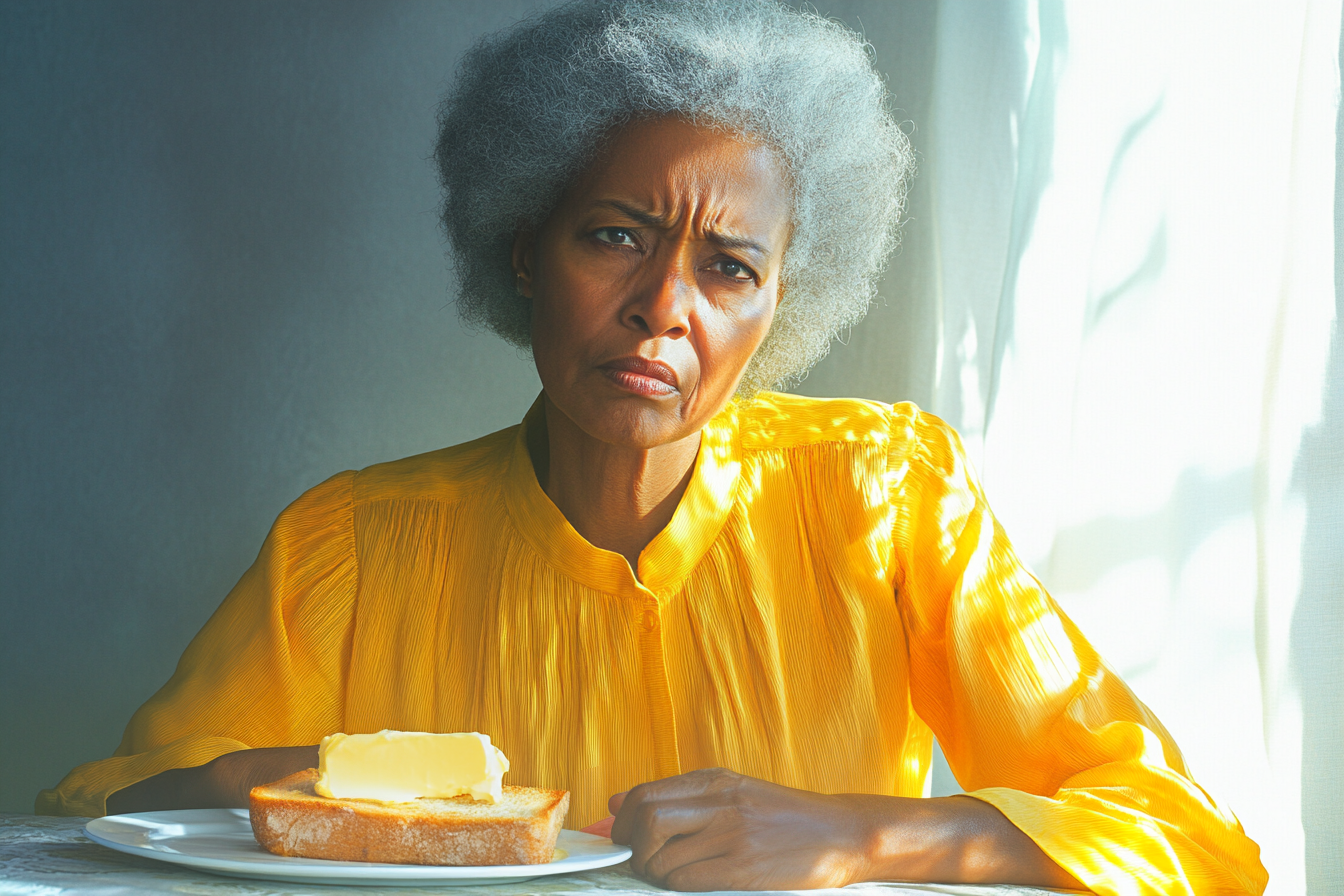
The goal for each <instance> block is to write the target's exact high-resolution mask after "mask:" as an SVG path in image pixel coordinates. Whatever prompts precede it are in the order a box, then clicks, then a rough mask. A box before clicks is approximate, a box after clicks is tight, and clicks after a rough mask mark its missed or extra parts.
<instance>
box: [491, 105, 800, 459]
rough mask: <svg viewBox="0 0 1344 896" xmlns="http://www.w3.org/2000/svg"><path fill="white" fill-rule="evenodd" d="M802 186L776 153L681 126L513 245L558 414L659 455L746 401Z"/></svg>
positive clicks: (575, 191)
mask: <svg viewBox="0 0 1344 896" xmlns="http://www.w3.org/2000/svg"><path fill="white" fill-rule="evenodd" d="M787 187H788V185H787V177H786V174H785V172H784V169H783V167H782V166H781V165H780V164H779V161H778V160H777V159H776V157H775V155H774V153H773V152H771V151H770V150H769V149H768V148H766V147H764V146H762V145H760V144H756V143H750V142H744V141H742V140H741V139H738V138H734V137H731V136H728V135H725V134H722V133H716V132H713V131H709V130H705V129H703V128H698V127H696V126H694V125H691V124H689V123H687V122H686V121H683V120H681V119H657V120H651V121H643V122H637V123H634V124H631V125H628V126H627V127H625V128H624V129H622V130H621V131H620V132H619V133H617V134H616V135H615V136H614V137H613V139H612V140H611V141H610V143H609V144H608V146H607V149H606V152H605V153H604V154H603V156H602V157H601V158H600V159H599V161H598V162H596V163H595V164H594V165H593V167H592V168H591V169H589V170H588V171H587V172H585V173H584V174H583V175H582V176H580V177H579V178H578V179H577V180H576V182H575V183H574V184H572V185H571V186H570V188H569V189H568V191H567V192H566V193H565V195H564V196H563V198H562V199H561V201H560V204H559V205H558V206H557V207H556V209H555V211H554V212H552V214H551V216H550V217H549V218H547V220H546V221H545V223H544V224H543V225H542V226H541V227H540V228H539V230H538V231H537V232H536V233H534V234H526V233H525V234H520V235H519V237H518V239H517V240H516V241H515V245H514V267H515V268H516V270H517V272H518V288H519V290H520V291H521V292H522V293H523V295H525V296H528V297H530V298H531V299H532V351H533V355H534V357H535V359H536V364H537V372H538V373H539V374H540V376H541V382H542V386H543V388H544V389H545V390H546V395H547V397H548V398H549V399H550V401H551V402H552V403H553V404H554V405H555V406H556V407H557V408H558V409H559V410H560V411H561V412H562V413H564V414H565V415H566V416H568V417H569V418H570V419H571V420H572V421H573V422H574V423H575V424H576V425H577V426H579V428H581V429H582V430H584V431H585V432H586V433H588V435H590V436H592V437H593V438H596V439H599V440H601V441H604V442H608V443H610V444H613V445H622V446H628V447H637V448H652V447H655V446H658V445H664V444H668V443H670V442H674V441H677V440H679V439H682V438H685V437H687V436H690V435H693V434H694V433H697V432H699V431H700V429H701V428H702V427H703V426H704V425H705V423H706V422H707V421H708V420H709V419H710V418H711V417H712V416H714V414H716V413H717V412H718V411H719V410H720V409H721V408H722V407H723V405H724V404H725V403H726V402H727V401H728V399H729V398H731V397H732V395H733V392H734V391H735V390H736V389H737V384H738V381H739V380H740V379H741V378H742V372H743V371H744V370H745V369H746V366H747V362H748V361H750V360H751V356H752V354H753V353H754V352H755V351H756V348H757V347H758V346H759V345H760V344H761V340H762V339H764V338H765V334H766V332H767V331H768V330H769V329H770V321H771V320H772V319H773V317H774V313H775V305H776V304H777V303H778V301H779V269H780V265H781V263H782V261H783V257H784V250H785V248H786V244H787V243H788V238H789V227H790V207H789V197H788V188H787Z"/></svg>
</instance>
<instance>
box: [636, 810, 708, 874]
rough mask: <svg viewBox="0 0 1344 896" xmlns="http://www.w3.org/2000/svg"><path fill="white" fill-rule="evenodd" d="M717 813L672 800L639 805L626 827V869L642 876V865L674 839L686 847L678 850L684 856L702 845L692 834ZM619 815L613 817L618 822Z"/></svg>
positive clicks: (696, 832)
mask: <svg viewBox="0 0 1344 896" xmlns="http://www.w3.org/2000/svg"><path fill="white" fill-rule="evenodd" d="M719 811H720V809H719V807H717V806H711V805H705V804H704V803H700V802H695V801H676V802H669V801H666V800H663V801H659V802H645V803H643V804H641V806H640V808H639V810H638V811H637V812H636V813H634V819H633V821H632V822H631V828H630V839H629V845H630V853H631V855H630V870H631V871H633V872H634V873H635V874H639V875H641V876H642V875H643V874H644V873H645V871H644V866H645V863H646V862H647V861H648V860H649V858H651V857H652V856H653V855H654V854H655V853H657V852H658V851H659V850H660V849H662V848H663V846H664V845H665V844H666V843H667V842H668V841H669V840H671V839H673V838H674V837H677V838H681V840H682V841H683V842H685V843H686V844H687V850H682V851H681V852H684V853H685V854H687V855H690V852H689V851H688V850H689V849H690V847H694V846H695V845H696V843H700V845H701V846H702V847H703V846H704V843H703V842H702V841H701V840H700V838H697V837H695V836H694V835H696V834H699V833H700V832H701V831H703V830H704V829H705V828H707V827H709V825H710V823H711V822H712V821H713V820H714V816H715V815H716V814H718V812H719ZM619 818H620V816H617V819H618V820H619ZM699 858H708V856H707V855H700V854H697V855H694V856H693V857H692V858H691V859H687V860H688V861H691V860H694V859H699Z"/></svg>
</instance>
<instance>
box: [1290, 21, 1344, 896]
mask: <svg viewBox="0 0 1344 896" xmlns="http://www.w3.org/2000/svg"><path fill="white" fill-rule="evenodd" d="M1340 60H1341V62H1344V33H1341V35H1340ZM1335 153H1336V155H1335V332H1334V338H1333V339H1332V340H1331V344H1330V364H1329V367H1328V368H1327V374H1326V377H1327V378H1326V386H1325V401H1324V403H1323V405H1322V408H1321V422H1320V423H1319V424H1318V425H1317V426H1316V427H1315V428H1314V429H1312V430H1311V431H1310V432H1309V433H1307V435H1306V436H1305V437H1304V438H1303V440H1302V449H1301V453H1300V454H1299V455H1298V458H1297V467H1296V469H1295V470H1294V471H1293V473H1294V479H1295V482H1294V485H1295V486H1296V487H1297V488H1299V489H1303V490H1304V491H1305V492H1306V506H1307V521H1306V534H1305V536H1304V538H1303V543H1302V591H1301V593H1300V594H1299V595H1298V599H1297V608H1296V610H1295V612H1294V614H1293V627H1292V633H1291V641H1290V645H1291V649H1292V656H1293V670H1294V672H1295V673H1296V674H1297V679H1298V682H1299V686H1300V688H1301V694H1302V828H1303V832H1304V833H1305V835H1306V868H1307V892H1308V893H1310V894H1312V896H1317V894H1319V896H1334V894H1340V893H1344V802H1341V800H1342V799H1344V747H1341V743H1344V242H1342V241H1341V236H1342V235H1344V106H1341V108H1340V111H1339V117H1338V118H1337V119H1336V125H1335ZM1307 482H1310V483H1311V487H1310V488H1309V489H1307V488H1305V487H1304V483H1307Z"/></svg>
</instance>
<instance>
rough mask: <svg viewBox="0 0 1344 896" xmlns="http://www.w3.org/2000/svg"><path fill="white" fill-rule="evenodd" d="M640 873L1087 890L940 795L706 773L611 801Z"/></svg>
mask: <svg viewBox="0 0 1344 896" xmlns="http://www.w3.org/2000/svg"><path fill="white" fill-rule="evenodd" d="M609 805H610V807H611V810H612V812H613V813H614V815H615V819H614V820H613V822H612V826H611V839H612V840H614V841H615V842H617V843H620V844H628V845H629V846H630V848H631V851H632V853H633V854H632V855H631V857H630V869H631V870H632V871H633V872H634V873H635V874H637V875H639V876H640V877H643V878H644V879H646V880H650V881H652V882H654V883H656V884H658V885H660V886H663V887H667V888H669V889H673V890H771V889H808V888H815V887H839V886H844V885H845V884H851V883H856V882H859V881H878V880H893V881H910V882H916V883H996V884H1004V883H1011V884H1025V885H1029V886H1039V887H1060V888H1074V889H1083V887H1082V886H1081V884H1079V882H1078V881H1077V880H1075V879H1074V878H1073V877H1072V875H1070V874H1068V873H1067V872H1066V871H1064V870H1063V869H1062V868H1060V867H1059V866H1058V865H1056V864H1055V863H1054V861H1052V860H1051V859H1050V857H1049V856H1047V855H1046V854H1045V853H1044V852H1042V851H1041V849H1040V847H1038V846H1037V845H1036V844H1035V843H1034V842H1033V841H1032V840H1031V838H1029V837H1028V836H1027V835H1026V834H1024V833H1022V831H1020V830H1018V829H1017V828H1016V827H1015V826H1014V825H1013V824H1012V823H1011V822H1010V821H1009V820H1008V819H1007V818H1006V817H1004V815H1003V814H1002V813H1001V812H999V810H998V809H996V808H994V807H993V806H991V805H989V804H988V803H985V802H981V801H980V800H977V799H974V798H972V797H967V796H955V797H943V798H939V799H916V798H910V797H897V796H879V795H874V794H855V793H844V794H822V793H813V792H810V791H806V790H797V789H795V788H792V787H784V786H781V785H779V784H773V783H771V782H769V781H763V780H760V779H759V778H751V777H748V776H746V775H739V774H737V773H735V772H732V771H729V770H727V769H701V770H699V771H694V772H687V773H685V774H681V775H676V776H673V777H670V778H663V779H661V780H658V781H651V782H649V783H647V784H641V785H639V786H638V787H635V788H633V789H631V790H629V791H627V792H625V793H619V794H616V795H615V796H613V797H612V798H611V801H610V803H609Z"/></svg>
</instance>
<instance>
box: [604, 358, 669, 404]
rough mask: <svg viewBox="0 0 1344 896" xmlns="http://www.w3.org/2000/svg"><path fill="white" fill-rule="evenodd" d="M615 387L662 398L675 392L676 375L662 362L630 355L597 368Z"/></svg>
mask: <svg viewBox="0 0 1344 896" xmlns="http://www.w3.org/2000/svg"><path fill="white" fill-rule="evenodd" d="M598 369H599V370H601V371H602V373H603V374H605V375H606V377H607V379H609V380H611V381H612V382H613V383H615V384H616V385H617V386H620V387H621V388H623V389H625V390H626V391H628V392H633V393H635V394H636V395H649V396H662V395H671V394H673V393H674V392H676V391H677V374H676V371H674V370H673V369H672V368H671V367H668V366H667V365H666V364H664V363H663V362H662V361H651V360H649V359H648V358H641V357H639V356H638V355H632V356H630V357H628V358H617V359H616V360H615V361H608V362H607V363H606V364H603V365H602V366H601V367H599V368H598Z"/></svg>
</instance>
